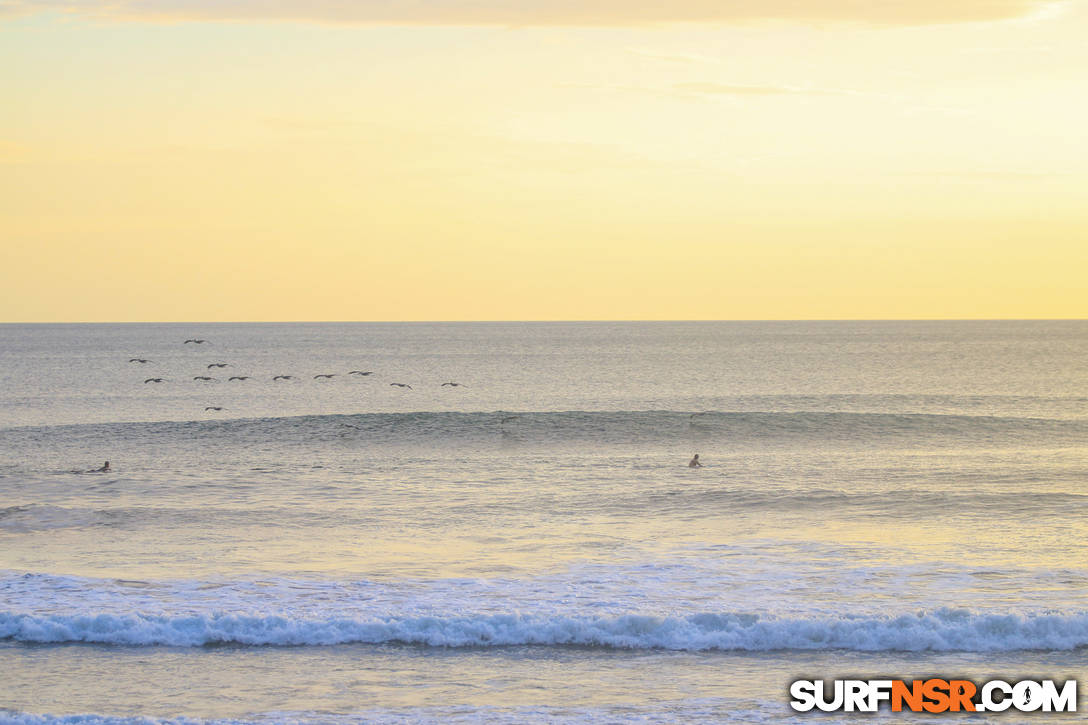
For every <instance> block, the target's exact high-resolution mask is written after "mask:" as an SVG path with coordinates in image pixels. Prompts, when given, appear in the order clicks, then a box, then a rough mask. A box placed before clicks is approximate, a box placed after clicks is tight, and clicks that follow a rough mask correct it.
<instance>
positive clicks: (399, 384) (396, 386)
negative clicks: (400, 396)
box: [389, 383, 412, 390]
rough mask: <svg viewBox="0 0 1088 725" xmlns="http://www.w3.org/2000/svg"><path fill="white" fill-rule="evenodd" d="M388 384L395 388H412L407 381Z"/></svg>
mask: <svg viewBox="0 0 1088 725" xmlns="http://www.w3.org/2000/svg"><path fill="white" fill-rule="evenodd" d="M389 385H390V386H392V387H395V388H408V389H409V390H411V389H412V386H411V385H409V384H408V383H389Z"/></svg>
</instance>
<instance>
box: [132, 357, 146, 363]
mask: <svg viewBox="0 0 1088 725" xmlns="http://www.w3.org/2000/svg"><path fill="white" fill-rule="evenodd" d="M128 361H129V362H138V363H141V364H143V363H149V362H151V361H150V360H146V359H144V358H142V357H130V358H129V359H128Z"/></svg>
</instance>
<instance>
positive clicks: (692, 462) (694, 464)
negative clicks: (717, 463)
mask: <svg viewBox="0 0 1088 725" xmlns="http://www.w3.org/2000/svg"><path fill="white" fill-rule="evenodd" d="M702 467H703V464H702V463H699V454H698V453H696V454H695V457H694V458H692V459H691V460H690V461H688V468H702Z"/></svg>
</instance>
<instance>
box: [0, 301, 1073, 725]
mask: <svg viewBox="0 0 1088 725" xmlns="http://www.w3.org/2000/svg"><path fill="white" fill-rule="evenodd" d="M191 338H198V339H204V340H206V342H205V343H203V344H195V343H189V344H186V343H184V340H186V339H191ZM133 357H136V358H146V359H149V360H150V361H151V362H147V363H138V362H129V359H130V358H133ZM217 363H226V364H227V365H229V367H223V368H209V367H208V366H209V365H212V364H217ZM351 370H358V371H362V372H372V374H371V375H366V376H361V375H349V374H348V372H349V371H351ZM324 374H333V375H334V377H331V378H315V377H314V376H316V375H324ZM276 375H291V376H293V379H290V380H283V381H273V380H272V377H273V376H276ZM197 376H211V377H214V378H217V379H216V380H211V381H200V380H194V377H197ZM231 376H246V377H248V378H249V379H246V380H234V381H230V380H228V378H229V377H231ZM149 378H163V382H161V383H155V382H150V383H145V382H144V381H145V380H146V379H149ZM446 382H457V383H459V384H460V385H458V386H449V385H446V386H443V385H442V383H446ZM391 383H405V384H408V385H410V386H411V388H410V389H409V388H401V387H395V386H393V385H391ZM212 408H222V410H213V409H212ZM694 453H699V454H700V458H701V460H702V461H703V462H704V463H705V466H704V467H703V468H697V469H691V468H688V467H687V462H688V460H689V459H690V458H691V456H692V455H693V454H694ZM107 459H108V460H109V461H110V463H111V467H112V470H111V471H110V472H108V473H91V472H87V471H89V470H90V469H94V468H97V467H99V466H101V464H102V462H103V461H104V460H107ZM1086 521H1088V323H1086V322H1083V321H1054V322H1045V321H1033V322H1012V321H1010V322H824V323H819V322H804V323H801V322H797V323H788V322H751V323H473V324H467V323H466V324H452V323H449V324H423V323H418V324H392V323H390V324H145V325H4V326H0V721H2V722H15V723H41V724H45V723H55V722H83V723H98V722H103V723H105V722H125V723H129V722H131V723H148V722H152V723H153V722H162V721H170V722H192V721H205V720H212V721H222V722H259V723H272V722H331V723H340V722H345V723H346V722H357V721H366V722H435V723H444V722H468V723H475V722H502V723H507V722H509V723H521V722H561V723H568V722H569V723H583V722H616V723H619V722H646V723H658V722H779V721H786V722H810V721H812V720H813V719H815V720H816V721H818V722H821V723H830V722H838V721H840V720H841V721H850V722H853V721H855V720H856V718H851V717H849V716H847V715H819V716H815V715H811V714H810V715H800V714H795V713H793V712H792V711H791V710H790V709H789V705H788V701H789V697H788V694H787V689H788V683H789V682H790V681H791V680H793V679H796V678H799V677H804V678H812V679H818V678H824V679H830V678H835V677H850V676H853V677H857V676H862V677H893V678H902V679H912V678H917V677H926V676H931V675H942V676H957V677H968V678H971V679H975V680H983V679H989V678H993V677H1000V678H1003V679H1018V678H1021V677H1032V678H1041V677H1052V678H1057V679H1072V678H1079V679H1080V680H1081V683H1082V684H1081V690H1082V701H1081V704H1080V709H1081V711H1082V712H1080V713H1077V714H1065V715H1057V716H1045V717H1044V719H1046V720H1047V721H1048V722H1067V721H1082V720H1083V718H1085V715H1084V711H1085V710H1088V705H1086V704H1085V702H1084V700H1083V698H1084V691H1085V690H1086V689H1088V687H1086V686H1085V685H1086V683H1085V680H1086V678H1085V675H1086V671H1088V525H1086V523H1085V522H1086ZM1015 717H1016V716H1011V717H1010V716H1008V715H1006V716H995V717H994V718H993V720H994V721H996V722H1005V723H1008V722H1012V721H1014V720H1015ZM1036 717H1040V716H1036ZM872 719H875V720H878V721H884V720H892V719H894V720H896V721H900V720H910V719H911V718H910V717H908V716H903V715H899V714H896V715H895V716H894V718H893V716H892V715H891V714H890V713H884V714H882V715H879V716H877V717H875V718H872ZM917 719H925V718H917ZM970 721H971V722H972V723H978V722H987V720H986V719H985V718H983V717H972V718H970Z"/></svg>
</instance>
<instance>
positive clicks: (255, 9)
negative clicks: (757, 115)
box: [0, 0, 1061, 26]
mask: <svg viewBox="0 0 1088 725" xmlns="http://www.w3.org/2000/svg"><path fill="white" fill-rule="evenodd" d="M1057 4H1061V3H1060V1H1059V2H1055V0H805V1H804V2H798V1H797V0H673V1H672V2H661V0H430V1H426V2H421V1H420V0H355V1H354V2H350V1H346V0H0V15H23V14H29V13H35V12H43V11H53V12H61V13H70V14H76V15H82V16H87V17H93V18H98V19H119V20H151V21H183V20H303V21H313V22H322V23H370V24H395V25H401V24H404V25H500V26H529V25H600V26H608V25H612V26H615V25H643V24H652V23H670V22H722V23H728V22H743V21H752V20H791V21H806V22H835V21H844V22H860V23H869V24H877V25H926V24H933V23H958V22H971V21H980V20H1000V19H1005V18H1013V17H1018V16H1023V15H1027V14H1030V13H1033V12H1036V11H1041V10H1044V9H1046V8H1048V7H1050V6H1052V5H1057Z"/></svg>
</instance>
